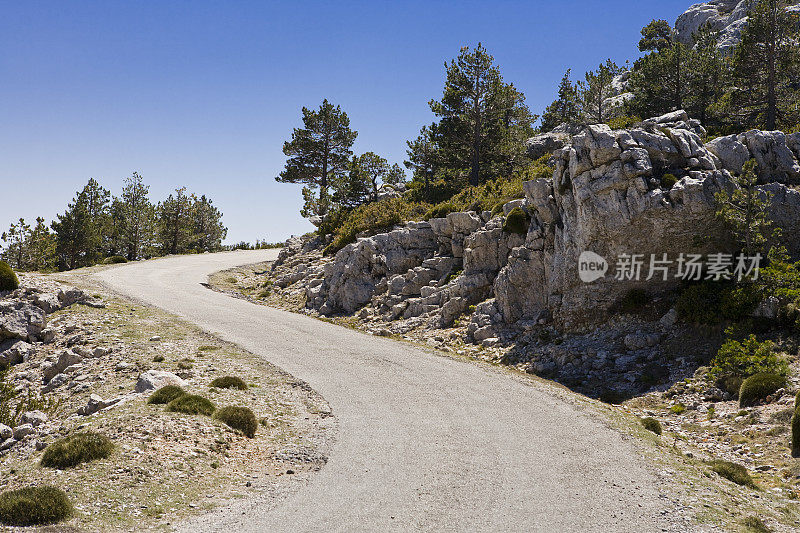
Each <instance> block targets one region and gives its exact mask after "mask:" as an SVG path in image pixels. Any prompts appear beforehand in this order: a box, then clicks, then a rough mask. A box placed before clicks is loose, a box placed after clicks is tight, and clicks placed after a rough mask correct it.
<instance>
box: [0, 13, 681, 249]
mask: <svg viewBox="0 0 800 533" xmlns="http://www.w3.org/2000/svg"><path fill="white" fill-rule="evenodd" d="M690 4H691V2H690V1H688V0H685V1H683V0H626V1H622V0H604V1H597V0H591V1H589V0H580V1H579V0H573V1H560V2H552V1H529V2H504V1H494V2H488V1H487V2H471V1H459V2H455V1H454V2H443V1H419V2H418V1H413V2H411V1H410V2H379V1H372V2H346V1H338V2H266V1H258V2H256V1H253V2H247V1H230V2H223V1H215V2H211V1H202V0H192V1H167V0H162V1H137V2H130V1H125V2H122V1H113V0H102V1H96V2H89V1H80V2H79V1H75V2H63V1H51V2H37V1H33V0H28V1H25V2H19V1H16V0H2V1H0V9H2V13H3V17H2V20H0V80H2V81H0V102H1V103H0V124H1V125H2V127H0V229H6V228H7V227H8V225H9V223H11V222H12V221H13V220H16V219H17V218H19V217H25V218H26V219H28V220H32V219H35V218H36V216H39V215H41V216H44V217H45V218H47V219H48V220H50V219H52V218H53V217H54V216H55V214H56V213H58V212H61V211H63V210H64V207H65V206H66V204H67V202H68V201H69V200H70V199H71V198H72V197H73V196H74V194H75V191H76V190H78V189H79V188H80V187H82V186H83V185H84V184H85V183H86V181H87V180H88V179H89V178H96V179H98V180H99V181H100V182H101V183H102V184H104V186H105V187H106V188H109V189H111V191H112V193H114V194H119V192H120V189H121V186H122V179H123V177H125V176H129V175H130V174H131V173H133V172H134V171H137V172H139V173H140V174H142V175H143V176H144V179H145V181H146V182H147V183H149V184H150V186H151V197H152V199H153V200H155V201H157V200H159V199H162V198H163V197H166V195H167V194H169V192H170V191H171V190H172V189H175V188H176V187H181V186H186V187H187V188H188V189H189V190H190V191H193V192H196V193H198V194H206V195H208V196H209V197H211V198H212V199H213V200H214V202H215V204H216V205H217V206H218V207H219V208H220V209H221V210H222V211H223V213H224V219H223V220H224V222H225V223H226V225H227V226H228V228H229V233H228V241H229V242H238V241H241V240H247V241H254V240H255V239H257V238H260V239H264V238H266V239H268V240H271V241H275V240H283V239H285V238H286V237H288V236H289V235H291V234H300V233H304V232H306V231H309V230H311V229H312V226H311V225H310V224H309V223H308V222H306V221H305V220H303V219H302V217H300V215H299V208H300V204H301V201H300V190H299V186H294V185H289V184H281V183H277V182H275V180H274V177H275V176H276V175H277V174H278V172H280V170H281V169H282V167H283V163H284V156H283V154H282V152H281V147H282V145H283V142H284V141H285V140H287V139H288V138H289V137H290V135H291V131H292V128H294V127H297V126H299V125H300V108H301V107H302V106H307V107H315V106H318V105H319V103H320V102H321V101H322V99H323V98H328V99H329V100H330V101H332V102H334V103H336V104H339V105H341V106H342V108H343V109H344V110H345V111H346V112H347V113H348V115H349V116H350V121H351V126H352V127H353V128H354V129H356V130H358V132H359V135H358V139H357V140H356V144H355V146H354V149H355V151H356V152H359V153H360V152H365V151H368V150H371V151H374V152H377V153H379V154H382V155H384V157H387V158H388V159H389V160H390V161H392V162H398V163H402V160H403V158H404V157H405V141H406V140H407V139H410V138H413V137H415V136H416V134H417V132H418V131H419V128H420V127H421V126H422V125H423V124H427V123H429V122H430V121H431V120H432V118H433V117H432V115H431V113H430V111H429V108H428V105H427V102H428V101H429V100H430V99H431V98H438V97H439V96H441V91H442V85H443V79H444V67H443V63H444V61H445V60H448V59H451V58H453V57H455V56H456V55H457V54H458V50H459V48H460V47H461V46H464V45H468V46H474V45H475V44H476V43H477V42H479V41H480V42H482V43H483V44H484V46H485V47H486V48H488V50H489V51H490V52H491V53H492V54H493V55H494V57H495V60H496V62H497V63H498V64H499V66H500V68H501V72H502V73H503V76H504V78H505V79H506V80H507V81H510V82H513V83H514V84H515V85H516V86H517V87H518V88H519V89H521V90H522V91H523V92H524V93H525V95H526V96H527V102H528V105H529V106H530V107H531V109H532V110H533V111H534V112H536V113H540V112H541V110H542V109H543V108H544V107H545V106H546V105H547V104H548V103H549V102H550V101H552V99H553V97H554V94H555V90H556V86H557V84H558V81H559V80H560V78H561V75H562V74H563V72H564V70H565V69H566V68H567V67H571V68H572V69H573V76H574V77H575V76H576V75H577V74H582V73H583V72H584V71H585V70H587V69H589V68H595V67H596V66H597V65H598V64H599V63H600V62H601V61H603V60H605V59H606V58H608V57H610V58H612V59H613V60H615V61H617V62H618V63H624V62H625V60H627V59H634V58H635V57H636V54H637V52H636V44H637V42H638V39H639V30H640V29H641V27H642V26H644V25H645V24H647V22H649V21H650V20H651V19H653V18H664V19H667V20H669V21H670V22H674V20H675V18H676V17H677V16H678V15H679V14H680V13H682V12H683V11H684V10H685V9H686V8H688V7H689V5H690Z"/></svg>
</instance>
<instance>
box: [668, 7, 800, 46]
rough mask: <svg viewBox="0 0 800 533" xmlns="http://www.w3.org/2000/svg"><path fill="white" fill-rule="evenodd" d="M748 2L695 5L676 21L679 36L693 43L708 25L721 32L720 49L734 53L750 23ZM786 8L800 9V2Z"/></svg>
mask: <svg viewBox="0 0 800 533" xmlns="http://www.w3.org/2000/svg"><path fill="white" fill-rule="evenodd" d="M747 5H748V0H712V1H710V2H703V3H700V4H694V5H693V6H692V7H690V8H689V9H688V10H687V11H686V12H685V13H683V14H682V15H681V16H679V17H678V20H676V21H675V29H676V31H677V32H678V39H679V40H680V41H681V42H682V43H684V44H693V39H692V36H693V35H694V34H695V33H696V32H697V31H698V30H699V29H700V28H702V27H703V26H704V25H706V24H708V25H709V26H710V27H711V29H713V30H715V31H718V32H719V44H718V45H717V46H718V47H719V49H720V50H721V51H722V52H723V53H731V52H732V51H733V48H734V47H735V46H736V45H737V44H738V43H739V41H740V40H741V36H742V29H743V28H744V26H745V25H746V24H747ZM787 11H792V12H795V13H797V12H800V2H796V1H795V2H791V3H790V5H789V6H788V7H787Z"/></svg>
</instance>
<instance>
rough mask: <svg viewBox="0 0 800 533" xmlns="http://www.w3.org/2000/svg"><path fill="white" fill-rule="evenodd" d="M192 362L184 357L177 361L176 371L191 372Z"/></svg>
mask: <svg viewBox="0 0 800 533" xmlns="http://www.w3.org/2000/svg"><path fill="white" fill-rule="evenodd" d="M193 363H194V361H192V360H191V359H189V358H187V357H184V358H183V359H181V360H180V361H178V370H191V369H192V367H194V364H193Z"/></svg>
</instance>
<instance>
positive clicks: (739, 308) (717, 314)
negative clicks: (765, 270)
mask: <svg viewBox="0 0 800 533" xmlns="http://www.w3.org/2000/svg"><path fill="white" fill-rule="evenodd" d="M759 301H760V296H759V295H758V291H757V290H756V288H755V287H754V286H753V285H743V286H739V287H737V286H733V285H729V284H726V283H722V282H711V281H706V282H703V283H697V284H694V285H689V286H688V287H686V288H685V289H683V291H681V294H680V296H679V297H678V301H677V302H676V303H675V310H676V311H677V312H678V315H679V316H680V317H681V318H683V319H684V320H686V321H687V322H693V323H695V324H718V323H720V322H721V321H723V320H733V321H737V320H742V319H744V318H747V317H748V316H750V315H751V314H752V312H753V311H754V310H755V308H756V307H757V306H758V303H759Z"/></svg>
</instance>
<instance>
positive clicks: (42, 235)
mask: <svg viewBox="0 0 800 533" xmlns="http://www.w3.org/2000/svg"><path fill="white" fill-rule="evenodd" d="M26 248H27V255H28V258H29V259H28V261H29V263H28V265H27V266H28V268H29V269H30V270H39V271H46V270H50V269H52V268H54V267H55V260H56V257H55V255H56V240H55V236H54V235H53V233H52V232H51V231H50V228H48V227H47V224H45V221H44V218H42V217H37V218H36V225H35V226H34V227H33V228H32V229H31V231H30V233H29V236H28V239H27V241H26Z"/></svg>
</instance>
